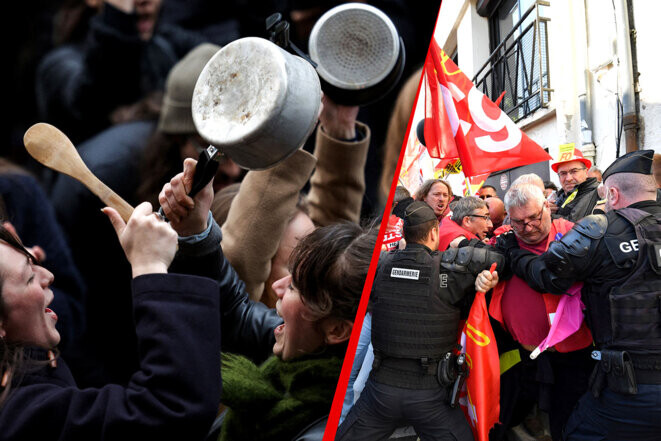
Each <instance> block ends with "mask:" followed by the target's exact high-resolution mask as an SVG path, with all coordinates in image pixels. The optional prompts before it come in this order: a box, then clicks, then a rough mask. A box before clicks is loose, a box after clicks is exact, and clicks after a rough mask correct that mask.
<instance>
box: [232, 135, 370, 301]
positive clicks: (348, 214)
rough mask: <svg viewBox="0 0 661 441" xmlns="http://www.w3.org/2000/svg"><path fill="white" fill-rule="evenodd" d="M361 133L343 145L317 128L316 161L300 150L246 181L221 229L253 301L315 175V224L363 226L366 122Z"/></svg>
mask: <svg viewBox="0 0 661 441" xmlns="http://www.w3.org/2000/svg"><path fill="white" fill-rule="evenodd" d="M356 128H357V130H359V131H360V132H362V133H363V134H364V135H365V136H364V138H363V139H362V140H361V141H358V142H343V141H339V140H336V139H333V138H331V137H330V136H328V135H327V134H325V133H324V132H323V131H322V130H321V129H317V134H316V144H315V150H314V156H313V155H311V154H309V153H308V152H305V151H303V150H298V151H297V152H296V153H294V154H293V155H292V156H290V157H289V158H287V159H286V160H284V161H283V162H281V163H280V164H278V165H276V166H275V167H273V168H270V169H267V170H259V171H250V172H248V174H247V175H246V177H245V178H244V179H243V181H242V183H241V187H240V190H239V193H238V195H237V196H236V197H235V198H234V200H233V201H232V205H231V206H230V210H229V214H228V216H227V220H226V221H225V223H224V224H223V225H222V227H221V229H222V232H223V240H222V243H221V246H222V249H223V252H224V254H225V256H226V257H227V260H228V261H229V262H230V263H231V264H232V267H234V269H235V270H236V271H237V273H238V274H239V277H240V278H241V280H243V281H244V282H245V284H246V288H247V290H248V292H249V293H250V297H251V299H253V300H259V299H261V297H262V294H263V292H264V282H265V281H266V280H267V279H268V276H269V274H270V272H271V260H272V259H273V256H274V255H275V253H276V251H277V249H278V245H279V243H280V238H281V237H282V234H283V232H284V230H285V228H286V226H287V223H288V222H289V220H290V218H291V215H292V213H293V212H294V210H295V207H296V202H297V199H298V194H299V192H300V191H301V189H302V188H303V187H304V186H305V184H306V182H307V181H308V178H310V175H311V174H312V171H313V170H314V174H313V175H312V178H311V179H310V193H309V194H308V203H309V206H310V217H311V218H312V221H313V222H314V223H315V225H318V226H325V225H328V224H330V223H333V222H337V221H340V220H348V221H351V222H358V221H359V219H360V207H361V204H362V198H363V194H364V192H365V178H364V168H365V162H366V160H367V150H368V147H369V142H370V130H369V127H367V126H366V125H364V124H361V123H356ZM315 164H316V169H315Z"/></svg>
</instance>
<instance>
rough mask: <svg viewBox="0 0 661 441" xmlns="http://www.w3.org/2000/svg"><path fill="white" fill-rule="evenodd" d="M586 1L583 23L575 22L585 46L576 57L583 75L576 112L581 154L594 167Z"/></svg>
mask: <svg viewBox="0 0 661 441" xmlns="http://www.w3.org/2000/svg"><path fill="white" fill-rule="evenodd" d="M586 3H587V0H584V1H583V11H582V12H583V14H582V15H583V22H582V23H581V21H580V20H576V22H575V23H576V24H575V27H576V35H581V37H582V38H581V39H582V40H583V41H584V42H585V44H581V46H582V47H583V48H584V50H583V53H582V54H581V55H582V56H577V57H576V61H577V64H580V66H579V70H578V72H582V74H583V82H582V83H581V82H580V81H579V82H578V89H579V90H578V92H579V94H578V106H579V107H578V110H579V117H580V119H581V149H580V150H581V153H583V156H584V157H586V158H588V159H589V160H590V161H592V163H593V164H595V165H596V163H597V161H596V159H597V158H596V156H597V149H596V148H595V145H594V142H593V140H592V111H591V106H590V95H591V93H590V92H591V90H590V88H591V83H590V69H589V68H588V66H589V65H590V64H589V59H588V46H589V37H588V35H589V33H588V29H589V28H588V14H587V4H586Z"/></svg>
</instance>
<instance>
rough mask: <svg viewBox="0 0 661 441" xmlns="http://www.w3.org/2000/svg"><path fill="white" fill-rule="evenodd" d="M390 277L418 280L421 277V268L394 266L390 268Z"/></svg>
mask: <svg viewBox="0 0 661 441" xmlns="http://www.w3.org/2000/svg"><path fill="white" fill-rule="evenodd" d="M390 277H394V278H397V279H410V280H418V279H420V271H419V270H413V269H408V268H394V267H393V268H392V269H391V270H390Z"/></svg>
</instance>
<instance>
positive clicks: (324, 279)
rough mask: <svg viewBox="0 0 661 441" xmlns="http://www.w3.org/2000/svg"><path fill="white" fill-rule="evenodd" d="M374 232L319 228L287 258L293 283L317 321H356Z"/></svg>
mask: <svg viewBox="0 0 661 441" xmlns="http://www.w3.org/2000/svg"><path fill="white" fill-rule="evenodd" d="M376 231H377V230H376V228H369V229H363V228H362V227H360V226H359V225H356V224H353V223H348V222H344V223H338V224H332V225H328V226H326V227H322V228H318V229H316V230H314V231H313V232H312V233H310V234H308V235H307V236H306V237H304V238H303V239H301V241H300V242H299V243H298V245H297V246H296V248H294V251H292V254H291V257H290V258H289V262H290V270H291V274H292V283H293V285H294V286H295V287H296V288H297V289H298V291H299V292H300V295H301V299H302V301H303V303H304V304H305V305H306V306H307V307H308V308H309V309H310V310H311V311H312V312H313V313H314V314H315V316H316V318H317V319H321V318H324V317H337V318H342V319H347V320H351V321H352V322H353V321H354V320H355V318H356V311H357V310H358V303H360V296H361V294H362V292H363V286H364V285H365V279H366V278H367V271H368V269H369V265H370V261H371V259H372V254H373V252H374V246H375V244H376Z"/></svg>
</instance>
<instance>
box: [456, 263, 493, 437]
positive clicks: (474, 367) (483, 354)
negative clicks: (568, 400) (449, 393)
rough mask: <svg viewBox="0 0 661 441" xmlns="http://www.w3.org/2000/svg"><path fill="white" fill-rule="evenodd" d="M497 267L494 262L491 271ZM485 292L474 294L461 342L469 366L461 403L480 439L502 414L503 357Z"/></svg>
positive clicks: (487, 433)
mask: <svg viewBox="0 0 661 441" xmlns="http://www.w3.org/2000/svg"><path fill="white" fill-rule="evenodd" d="M494 269H495V264H494V266H493V267H492V269H491V271H492V272H493V270H494ZM484 295H485V294H484V293H483V292H477V293H476V294H475V300H474V301H473V305H472V306H471V309H470V312H469V313H468V319H467V320H466V323H465V324H464V330H463V332H462V333H461V345H462V347H463V348H464V349H465V351H466V361H467V362H468V367H469V368H470V372H469V375H468V378H467V379H466V397H465V402H463V403H462V404H465V406H463V410H464V412H465V413H466V415H467V418H468V422H469V423H470V425H471V428H472V429H473V436H474V437H475V439H476V440H477V441H488V440H489V430H490V429H491V428H492V427H493V425H494V424H496V423H497V422H498V417H499V415H500V360H499V358H498V346H497V345H496V338H495V336H494V334H493V329H492V328H491V323H490V322H489V313H488V312H487V302H486V300H485V298H484ZM462 401H463V400H462Z"/></svg>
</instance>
